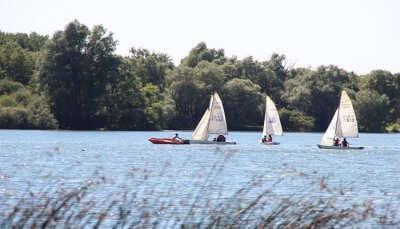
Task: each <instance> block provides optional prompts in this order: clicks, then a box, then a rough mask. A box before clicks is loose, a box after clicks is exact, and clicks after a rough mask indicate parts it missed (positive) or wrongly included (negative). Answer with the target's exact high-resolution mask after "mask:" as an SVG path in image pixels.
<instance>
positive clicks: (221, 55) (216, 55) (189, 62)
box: [182, 42, 226, 68]
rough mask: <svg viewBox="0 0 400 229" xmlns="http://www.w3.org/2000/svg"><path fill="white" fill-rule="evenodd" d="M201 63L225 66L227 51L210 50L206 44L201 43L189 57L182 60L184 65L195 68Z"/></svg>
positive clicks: (191, 51)
mask: <svg viewBox="0 0 400 229" xmlns="http://www.w3.org/2000/svg"><path fill="white" fill-rule="evenodd" d="M201 61H208V62H215V63H217V64H223V63H224V62H225V61H226V58H225V51H224V50H223V49H218V50H216V49H209V48H207V45H206V43H204V42H200V43H199V44H197V45H196V46H195V47H194V48H193V49H192V50H190V53H189V55H188V56H187V57H185V58H184V59H183V60H182V64H184V65H186V66H188V67H191V68H194V67H196V66H197V64H198V63H200V62H201Z"/></svg>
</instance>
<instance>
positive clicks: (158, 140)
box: [149, 138, 185, 145]
mask: <svg viewBox="0 0 400 229" xmlns="http://www.w3.org/2000/svg"><path fill="white" fill-rule="evenodd" d="M149 141H150V142H151V143H153V144H171V145H182V144H185V141H184V140H183V139H172V138H150V139H149Z"/></svg>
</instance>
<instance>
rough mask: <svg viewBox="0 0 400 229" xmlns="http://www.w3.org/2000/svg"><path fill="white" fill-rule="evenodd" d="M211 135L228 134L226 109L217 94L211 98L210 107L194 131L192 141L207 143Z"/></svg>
mask: <svg viewBox="0 0 400 229" xmlns="http://www.w3.org/2000/svg"><path fill="white" fill-rule="evenodd" d="M209 134H223V135H226V134H228V129H227V127H226V120H225V112H224V107H223V105H222V101H221V99H220V97H219V96H218V94H217V93H214V95H212V96H211V99H210V105H209V107H208V108H207V110H206V112H205V113H204V114H203V117H202V118H201V120H200V122H199V124H197V127H196V129H195V130H194V131H193V134H192V140H201V141H207V140H208V135H209Z"/></svg>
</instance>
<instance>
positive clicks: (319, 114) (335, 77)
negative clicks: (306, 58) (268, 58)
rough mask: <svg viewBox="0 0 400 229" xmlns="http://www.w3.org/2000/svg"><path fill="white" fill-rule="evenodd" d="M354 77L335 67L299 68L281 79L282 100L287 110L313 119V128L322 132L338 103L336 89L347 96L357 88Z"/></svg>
mask: <svg viewBox="0 0 400 229" xmlns="http://www.w3.org/2000/svg"><path fill="white" fill-rule="evenodd" d="M357 85H358V78H357V76H356V75H355V74H353V73H348V72H346V71H344V70H343V69H340V68H338V67H336V66H321V67H319V68H318V70H317V71H312V70H308V71H305V70H304V69H302V70H301V71H300V74H298V75H296V76H295V77H294V78H292V79H289V80H287V81H286V82H285V92H284V93H283V99H284V100H285V102H286V104H288V109H290V110H297V111H300V112H303V113H304V114H306V115H307V116H311V117H313V118H314V120H315V122H314V124H315V126H314V130H315V131H324V130H325V129H326V127H327V126H328V125H329V122H330V120H331V118H332V116H333V114H334V113H335V110H336V109H337V107H338V104H339V97H340V91H341V90H343V89H346V90H347V92H348V93H349V95H350V96H353V94H354V91H356V90H358V87H357Z"/></svg>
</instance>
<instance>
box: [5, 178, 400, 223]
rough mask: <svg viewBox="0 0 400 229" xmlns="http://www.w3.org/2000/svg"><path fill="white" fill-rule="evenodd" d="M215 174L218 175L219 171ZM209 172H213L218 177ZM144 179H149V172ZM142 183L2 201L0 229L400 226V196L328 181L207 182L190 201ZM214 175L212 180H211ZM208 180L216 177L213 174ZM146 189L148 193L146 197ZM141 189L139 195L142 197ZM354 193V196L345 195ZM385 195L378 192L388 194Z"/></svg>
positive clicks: (97, 185)
mask: <svg viewBox="0 0 400 229" xmlns="http://www.w3.org/2000/svg"><path fill="white" fill-rule="evenodd" d="M214 172H215V171H214ZM214 172H212V173H214ZM144 175H145V174H144ZM145 177H146V176H143V178H144V180H143V182H142V183H141V184H140V185H138V186H134V187H131V189H130V190H129V191H126V190H125V191H121V190H117V191H115V192H113V193H106V195H104V193H103V194H100V190H101V189H102V188H104V184H105V183H106V182H107V181H106V179H104V178H102V179H99V180H98V181H93V180H92V181H90V182H87V183H86V184H84V185H83V186H82V187H80V188H76V189H72V188H58V189H52V188H51V187H49V188H48V189H46V188H43V190H42V191H38V192H32V191H31V192H28V193H27V195H26V197H24V198H19V199H14V200H13V201H10V199H11V198H10V199H8V200H5V199H4V197H1V198H0V200H2V207H1V210H2V213H1V214H0V226H1V228H304V229H305V228H310V229H311V228H314V229H316V228H397V227H398V226H399V225H400V221H399V220H398V203H399V199H391V200H390V201H387V202H386V201H382V200H379V201H378V200H377V196H374V194H376V193H374V194H371V197H367V198H366V199H363V198H360V197H357V194H354V191H352V190H351V188H350V187H349V188H347V189H346V190H345V189H335V188H332V187H329V185H327V180H326V178H319V179H317V180H316V182H309V181H310V178H311V177H309V176H307V175H305V174H301V173H299V177H297V178H296V179H304V180H305V181H307V182H305V183H304V185H305V186H304V187H305V188H304V190H297V191H296V192H294V193H285V194H282V193H279V192H277V191H276V186H278V185H279V184H280V183H284V182H289V183H290V182H293V180H289V181H288V180H287V179H289V178H285V179H278V180H276V182H275V183H273V184H271V185H269V186H267V187H265V186H263V184H264V182H263V180H262V179H260V178H257V179H254V180H252V181H250V182H249V183H248V184H247V185H244V186H243V187H242V188H241V189H239V190H237V191H235V192H234V194H233V195H232V196H231V197H229V198H226V197H222V196H219V195H215V194H213V192H212V191H211V190H214V189H215V188H217V189H218V188H219V187H218V185H216V184H214V183H213V182H212V180H213V179H205V180H204V181H203V183H202V185H201V186H199V189H198V190H196V189H195V190H192V191H191V193H193V194H194V195H192V196H179V195H175V196H174V194H175V192H176V189H180V188H179V187H166V188H165V192H163V193H156V192H154V190H153V189H152V187H147V188H148V189H146V188H143V186H146V185H148V184H146V181H145V180H146V179H145ZM208 178H210V177H208ZM211 178H213V177H212V174H211ZM143 190H146V191H145V192H143ZM141 191H142V192H141ZM348 193H351V194H348ZM384 195H385V194H384V193H379V194H378V199H379V196H384Z"/></svg>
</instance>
